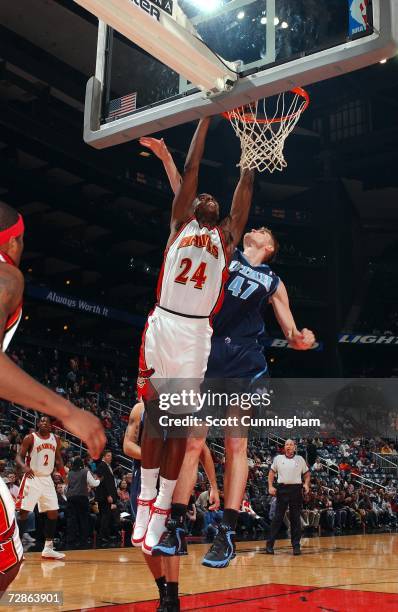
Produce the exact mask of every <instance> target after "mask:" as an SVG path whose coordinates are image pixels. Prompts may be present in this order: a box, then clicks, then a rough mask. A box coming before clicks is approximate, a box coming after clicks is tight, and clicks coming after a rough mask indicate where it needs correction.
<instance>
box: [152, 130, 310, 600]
mask: <svg viewBox="0 0 398 612" xmlns="http://www.w3.org/2000/svg"><path fill="white" fill-rule="evenodd" d="M141 144H143V145H144V146H146V147H148V148H150V149H151V150H152V151H153V152H154V153H155V155H157V156H158V157H159V159H161V160H162V161H163V165H164V167H165V169H166V171H167V174H168V176H169V179H170V182H171V185H172V188H173V189H174V188H175V187H176V186H178V184H179V180H180V179H179V176H178V171H177V170H176V168H175V165H174V162H173V159H172V157H171V155H170V153H169V152H168V150H167V147H166V145H165V144H164V142H163V141H158V140H155V139H153V138H144V139H141ZM243 247H244V249H243V251H240V250H239V249H236V250H235V252H234V254H233V256H232V259H231V262H230V265H229V273H230V275H229V279H228V281H227V283H226V285H225V297H224V302H223V305H222V308H221V310H220V312H219V313H218V314H217V315H216V317H215V318H214V321H213V336H212V343H211V352H210V356H209V360H208V366H207V372H206V378H207V379H212V380H214V379H216V380H217V381H225V382H227V381H228V385H227V386H229V388H227V389H226V390H227V391H229V392H231V391H236V386H235V385H236V384H237V389H238V390H239V389H240V391H245V392H247V391H250V388H251V386H252V384H253V383H254V382H255V381H256V379H258V378H259V377H261V376H264V375H266V373H267V362H266V359H265V355H264V349H263V345H262V344H261V342H260V340H261V337H262V336H263V335H264V319H263V310H264V307H265V306H266V304H267V303H270V304H271V305H272V307H273V310H274V313H275V316H276V318H277V321H278V323H279V325H280V327H281V329H282V331H283V333H284V335H285V338H286V339H287V340H288V341H289V346H290V347H291V348H293V349H296V350H308V349H310V348H311V347H312V346H313V344H314V342H315V337H314V334H313V333H312V331H310V330H308V329H302V330H301V331H299V330H298V329H297V326H296V324H295V321H294V317H293V315H292V313H291V310H290V306H289V299H288V294H287V291H286V287H285V285H284V283H283V282H282V281H281V279H280V278H279V277H278V276H277V275H276V274H275V273H274V272H273V271H272V270H271V268H270V266H269V265H268V262H270V261H271V260H272V259H273V258H274V257H275V256H276V254H277V251H278V248H279V245H278V242H277V240H276V238H275V236H274V235H273V233H272V231H271V230H269V229H268V228H265V227H262V228H259V229H254V230H252V231H250V232H248V233H247V234H246V235H245V236H244V239H243ZM232 382H233V383H234V385H233V386H234V387H235V388H231V386H230V383H232ZM217 390H218V391H220V390H221V391H222V390H223V389H217ZM204 441H205V434H202V435H201V436H197V437H192V438H190V439H189V441H188V446H187V450H186V454H185V458H184V463H183V466H182V468H181V471H180V474H179V477H178V482H177V485H176V488H175V491H174V495H173V503H172V508H171V515H170V520H169V522H168V525H167V532H165V534H164V535H163V537H162V540H161V542H160V543H159V544H158V546H156V547H154V549H153V550H152V555H156V554H161V555H166V556H174V555H177V556H178V554H179V552H180V551H183V550H184V548H185V542H184V530H183V528H182V524H183V517H184V516H185V513H186V508H187V504H188V501H189V496H190V493H191V491H192V488H193V486H194V484H195V480H196V474H197V465H198V457H199V455H200V452H201V449H202V447H203V444H204ZM225 454H226V461H225V477H224V516H223V523H222V524H221V525H220V528H219V530H218V533H217V535H216V538H215V540H214V543H213V545H212V546H211V548H210V550H209V551H208V553H207V554H206V555H205V557H204V559H203V564H204V565H206V566H208V567H226V566H227V565H228V564H229V562H230V560H231V559H232V558H233V557H234V554H235V553H234V542H233V539H234V535H235V529H236V523H237V519H238V514H239V509H240V506H241V503H242V499H243V495H244V492H245V488H246V483H247V476H248V465H247V436H242V437H237V436H236V435H235V436H234V435H230V436H228V435H227V436H226V438H225ZM168 564H169V567H168V574H169V575H167V574H166V575H167V580H168V582H170V580H172V581H176V580H178V578H177V576H178V558H176V559H169V562H168ZM168 609H169V610H170V611H174V610H178V601H177V600H176V599H175V598H174V602H173V601H170V605H169V608H168Z"/></svg>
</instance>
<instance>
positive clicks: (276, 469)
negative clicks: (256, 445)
mask: <svg viewBox="0 0 398 612" xmlns="http://www.w3.org/2000/svg"><path fill="white" fill-rule="evenodd" d="M277 458H278V457H274V460H273V462H272V465H271V470H272V471H273V472H275V474H277V473H278V466H277Z"/></svg>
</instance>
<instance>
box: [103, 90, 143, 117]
mask: <svg viewBox="0 0 398 612" xmlns="http://www.w3.org/2000/svg"><path fill="white" fill-rule="evenodd" d="M136 108H137V92H136V91H135V92H134V93H131V94H127V96H122V97H121V98H115V100H111V101H110V102H109V108H108V119H119V118H120V117H124V116H125V115H128V114H129V113H132V112H133V111H135V109H136Z"/></svg>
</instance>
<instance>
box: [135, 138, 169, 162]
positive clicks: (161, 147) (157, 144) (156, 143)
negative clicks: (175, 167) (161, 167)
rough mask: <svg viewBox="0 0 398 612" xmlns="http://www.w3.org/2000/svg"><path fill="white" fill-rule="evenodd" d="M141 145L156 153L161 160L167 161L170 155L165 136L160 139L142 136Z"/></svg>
mask: <svg viewBox="0 0 398 612" xmlns="http://www.w3.org/2000/svg"><path fill="white" fill-rule="evenodd" d="M139 142H140V145H142V146H143V147H146V148H147V149H150V150H151V151H152V153H154V154H155V155H156V157H158V158H159V159H160V160H161V161H165V159H166V158H167V157H168V155H169V150H168V148H167V146H166V143H165V141H164V140H163V138H161V139H160V140H158V139H157V138H150V137H149V136H143V137H142V138H140V141H139Z"/></svg>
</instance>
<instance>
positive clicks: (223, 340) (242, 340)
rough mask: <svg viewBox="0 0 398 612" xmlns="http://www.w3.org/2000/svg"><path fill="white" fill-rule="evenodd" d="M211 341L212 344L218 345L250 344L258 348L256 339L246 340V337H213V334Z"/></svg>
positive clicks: (258, 344)
mask: <svg viewBox="0 0 398 612" xmlns="http://www.w3.org/2000/svg"><path fill="white" fill-rule="evenodd" d="M211 341H212V342H213V343H214V342H219V343H220V344H247V345H250V344H252V345H253V346H260V343H259V341H258V340H257V338H248V337H247V336H246V337H241V336H215V335H214V334H213V336H212V339H211Z"/></svg>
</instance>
